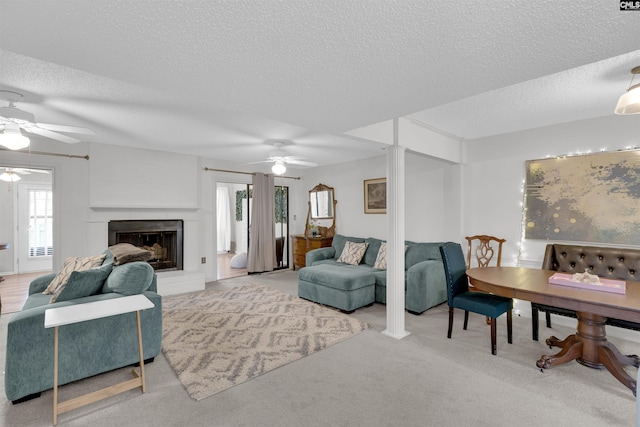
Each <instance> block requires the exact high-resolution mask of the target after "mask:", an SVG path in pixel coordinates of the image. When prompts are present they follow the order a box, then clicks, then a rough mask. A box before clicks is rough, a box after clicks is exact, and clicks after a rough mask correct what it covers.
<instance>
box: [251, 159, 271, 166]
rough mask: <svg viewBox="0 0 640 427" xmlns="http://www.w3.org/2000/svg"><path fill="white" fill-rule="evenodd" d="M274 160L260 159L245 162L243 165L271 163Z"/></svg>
mask: <svg viewBox="0 0 640 427" xmlns="http://www.w3.org/2000/svg"><path fill="white" fill-rule="evenodd" d="M273 161H274V160H260V161H259V162H249V163H245V165H257V164H258V163H271V162H273Z"/></svg>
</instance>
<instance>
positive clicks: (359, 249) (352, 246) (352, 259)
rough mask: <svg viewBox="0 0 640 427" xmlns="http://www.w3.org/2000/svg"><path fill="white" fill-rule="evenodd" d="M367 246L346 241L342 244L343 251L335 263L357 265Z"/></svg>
mask: <svg viewBox="0 0 640 427" xmlns="http://www.w3.org/2000/svg"><path fill="white" fill-rule="evenodd" d="M367 246H369V244H368V243H367V242H362V243H356V242H350V241H347V242H346V243H345V244H344V249H343V250H342V253H341V254H340V258H338V259H337V260H336V262H343V263H345V264H351V265H358V264H360V261H362V257H363V256H364V253H365V252H366V250H367Z"/></svg>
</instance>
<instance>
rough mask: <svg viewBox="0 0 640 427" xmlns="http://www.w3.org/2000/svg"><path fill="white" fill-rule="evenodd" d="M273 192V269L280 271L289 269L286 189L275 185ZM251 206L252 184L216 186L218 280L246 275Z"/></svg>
mask: <svg viewBox="0 0 640 427" xmlns="http://www.w3.org/2000/svg"><path fill="white" fill-rule="evenodd" d="M274 190H275V191H274V193H275V195H274V197H275V200H274V201H275V203H274V205H275V223H274V227H275V238H276V242H275V245H276V267H275V269H276V270H280V269H285V268H289V187H287V186H284V185H276V186H275V188H274ZM252 202H253V186H252V185H251V184H238V183H229V182H218V183H217V184H216V214H217V224H216V228H217V243H216V249H217V267H218V269H217V280H221V279H227V278H230V277H238V276H245V275H247V274H248V273H247V255H248V252H249V243H250V238H251V237H250V236H251V210H252Z"/></svg>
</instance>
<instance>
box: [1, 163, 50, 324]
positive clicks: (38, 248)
mask: <svg viewBox="0 0 640 427" xmlns="http://www.w3.org/2000/svg"><path fill="white" fill-rule="evenodd" d="M5 172H11V174H9V175H10V176H11V178H10V180H9V181H6V180H5V179H4V178H3V179H2V180H0V243H2V244H3V245H4V244H6V245H7V247H6V249H4V250H2V251H0V276H2V277H3V278H4V281H3V282H2V286H0V292H1V295H0V298H1V299H2V311H3V312H4V313H7V312H14V311H18V310H20V308H21V307H22V305H23V304H24V301H25V300H26V298H27V296H28V289H29V283H30V282H31V280H33V279H34V278H35V277H38V276H41V275H43V274H47V273H49V272H51V270H52V264H53V256H52V255H53V251H54V247H53V246H54V245H53V243H54V242H53V223H54V220H55V218H54V216H53V212H54V210H53V204H54V198H53V171H52V170H49V169H32V168H29V169H27V168H20V167H12V166H5V165H0V174H3V175H4V173H5ZM5 178H6V176H5Z"/></svg>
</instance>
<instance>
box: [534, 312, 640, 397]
mask: <svg viewBox="0 0 640 427" xmlns="http://www.w3.org/2000/svg"><path fill="white" fill-rule="evenodd" d="M577 315H578V331H577V332H576V333H575V334H573V335H569V336H568V337H567V338H565V339H564V340H562V341H561V340H559V339H558V338H556V337H553V336H552V337H550V338H548V339H547V340H546V343H547V345H549V347H560V348H561V349H562V350H560V352H558V353H557V354H555V355H553V356H542V357H541V358H540V359H539V360H538V361H537V362H536V366H538V368H540V369H547V368H549V367H551V366H555V365H561V364H563V363H567V362H570V361H572V360H576V361H577V362H578V363H581V364H582V365H585V366H588V367H590V368H596V369H603V368H606V369H607V370H608V371H609V372H610V373H611V374H612V375H613V376H614V377H616V378H617V379H618V381H620V382H621V383H622V384H624V385H625V386H627V387H628V388H629V389H631V391H633V394H634V395H635V394H636V380H635V379H634V378H632V377H631V376H630V375H629V374H627V372H626V371H625V370H624V366H629V365H632V366H635V367H636V368H637V367H639V366H640V358H639V357H638V356H635V355H632V356H625V355H623V354H621V353H620V351H619V350H618V349H617V348H616V346H615V345H613V344H612V343H610V342H608V341H607V338H606V332H605V322H606V321H607V318H606V317H604V316H599V315H596V314H591V313H585V312H577Z"/></svg>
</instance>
